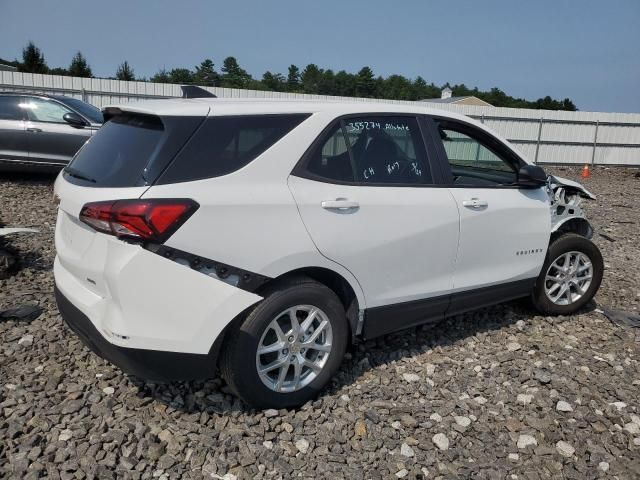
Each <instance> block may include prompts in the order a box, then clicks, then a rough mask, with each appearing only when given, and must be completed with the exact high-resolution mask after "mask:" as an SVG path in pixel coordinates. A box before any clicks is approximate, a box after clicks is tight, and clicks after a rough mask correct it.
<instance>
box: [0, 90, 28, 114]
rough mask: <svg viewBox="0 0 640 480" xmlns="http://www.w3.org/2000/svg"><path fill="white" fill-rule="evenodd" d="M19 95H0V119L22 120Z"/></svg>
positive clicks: (22, 112)
mask: <svg viewBox="0 0 640 480" xmlns="http://www.w3.org/2000/svg"><path fill="white" fill-rule="evenodd" d="M20 102H21V97H10V96H4V95H2V96H0V120H24V119H25V116H24V111H23V110H22V109H21V108H20Z"/></svg>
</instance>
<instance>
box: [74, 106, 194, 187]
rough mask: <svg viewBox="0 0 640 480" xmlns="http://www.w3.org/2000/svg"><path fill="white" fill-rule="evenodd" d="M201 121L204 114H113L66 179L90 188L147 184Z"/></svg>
mask: <svg viewBox="0 0 640 480" xmlns="http://www.w3.org/2000/svg"><path fill="white" fill-rule="evenodd" d="M202 121H203V117H187V116H180V117H162V119H161V118H160V117H157V116H154V115H142V114H132V113H124V114H120V115H116V116H115V117H112V118H111V119H109V120H108V121H107V122H106V123H105V124H104V125H103V126H102V127H101V128H100V129H99V130H98V131H97V132H96V133H95V134H94V135H93V137H92V138H91V140H89V142H87V143H86V144H85V145H84V146H83V147H82V148H81V149H80V151H79V152H78V153H77V154H76V157H75V158H74V160H73V161H72V162H71V163H70V164H69V167H68V168H67V169H66V170H65V171H66V173H65V178H66V179H67V180H68V181H70V182H72V183H76V184H81V185H83V186H89V187H134V186H142V185H150V184H152V183H153V181H154V180H155V179H156V178H157V177H158V175H159V173H160V172H161V171H163V170H164V169H165V168H166V166H167V165H168V164H169V162H170V161H171V160H172V159H173V158H174V157H175V155H176V153H177V152H178V151H179V150H180V148H182V146H184V144H185V143H186V142H187V140H188V139H189V138H190V137H191V135H192V134H193V132H195V131H196V129H197V128H198V126H199V125H200V124H201V123H202Z"/></svg>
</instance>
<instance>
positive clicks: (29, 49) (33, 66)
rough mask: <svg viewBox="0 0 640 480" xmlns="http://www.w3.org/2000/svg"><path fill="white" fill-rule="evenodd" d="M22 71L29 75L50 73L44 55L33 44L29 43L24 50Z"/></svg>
mask: <svg viewBox="0 0 640 480" xmlns="http://www.w3.org/2000/svg"><path fill="white" fill-rule="evenodd" d="M20 71H21V72H29V73H47V72H48V71H49V68H48V67H47V63H46V62H45V60H44V55H43V54H42V52H41V51H40V49H39V48H38V47H36V46H35V45H34V44H33V42H29V43H28V44H27V46H26V47H25V48H23V49H22V67H21V68H20Z"/></svg>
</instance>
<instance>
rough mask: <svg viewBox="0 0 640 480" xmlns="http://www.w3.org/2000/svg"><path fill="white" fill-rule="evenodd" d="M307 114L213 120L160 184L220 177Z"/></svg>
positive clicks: (238, 167) (215, 118) (281, 135)
mask: <svg viewBox="0 0 640 480" xmlns="http://www.w3.org/2000/svg"><path fill="white" fill-rule="evenodd" d="M308 116H309V115H308V114H296V115H243V116H237V117H235V116H234V117H230V116H229V117H210V118H208V119H207V120H205V121H204V123H203V124H202V126H201V127H200V128H199V129H198V131H197V132H196V133H195V135H194V136H193V138H192V139H191V140H190V141H189V142H188V143H187V144H186V145H185V148H184V149H183V150H182V151H181V152H180V153H179V154H178V156H177V157H176V158H175V160H174V161H173V162H172V163H171V165H170V166H169V168H168V169H167V171H166V172H165V173H164V174H163V175H162V176H161V177H160V178H159V180H158V183H159V184H167V183H176V182H187V181H192V180H199V179H203V178H212V177H219V176H221V175H226V174H228V173H231V172H234V171H236V170H238V169H240V168H242V167H244V166H245V165H247V164H248V163H249V162H251V161H252V160H254V159H255V158H256V157H258V156H259V155H261V154H262V153H263V152H265V151H266V150H267V149H268V148H269V147H271V146H272V145H273V144H274V143H276V142H277V141H278V140H280V139H281V138H282V137H284V136H285V135H286V134H287V133H289V132H290V131H291V130H292V129H293V128H295V127H296V126H298V125H299V124H300V123H301V122H302V121H303V120H304V119H306V118H307V117H308Z"/></svg>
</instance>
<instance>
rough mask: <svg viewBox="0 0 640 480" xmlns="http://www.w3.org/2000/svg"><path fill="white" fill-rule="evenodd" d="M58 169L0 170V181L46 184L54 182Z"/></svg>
mask: <svg viewBox="0 0 640 480" xmlns="http://www.w3.org/2000/svg"><path fill="white" fill-rule="evenodd" d="M57 176H58V171H51V172H6V171H0V182H3V181H7V182H14V183H31V184H36V185H48V184H51V183H53V182H55V180H56V177H57Z"/></svg>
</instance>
